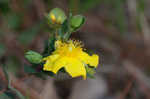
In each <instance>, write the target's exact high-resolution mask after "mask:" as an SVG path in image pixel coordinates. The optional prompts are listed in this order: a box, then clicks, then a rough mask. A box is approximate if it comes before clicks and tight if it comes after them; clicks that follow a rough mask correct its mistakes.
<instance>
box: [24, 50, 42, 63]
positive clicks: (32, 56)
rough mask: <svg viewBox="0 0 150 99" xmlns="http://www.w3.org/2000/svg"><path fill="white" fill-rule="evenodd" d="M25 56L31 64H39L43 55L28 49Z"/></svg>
mask: <svg viewBox="0 0 150 99" xmlns="http://www.w3.org/2000/svg"><path fill="white" fill-rule="evenodd" d="M25 58H26V59H27V60H28V61H29V62H31V63H33V64H39V63H41V62H42V59H43V56H42V55H40V54H39V53H37V52H34V51H28V52H26V53H25Z"/></svg>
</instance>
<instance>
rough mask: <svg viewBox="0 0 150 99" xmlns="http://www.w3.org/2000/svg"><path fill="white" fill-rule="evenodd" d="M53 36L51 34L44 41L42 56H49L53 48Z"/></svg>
mask: <svg viewBox="0 0 150 99" xmlns="http://www.w3.org/2000/svg"><path fill="white" fill-rule="evenodd" d="M55 40H56V39H55V37H54V36H51V37H50V38H49V40H48V41H46V42H45V48H44V52H43V54H42V55H43V56H44V57H46V56H49V55H50V54H51V53H52V52H53V51H54V49H55Z"/></svg>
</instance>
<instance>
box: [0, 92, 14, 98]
mask: <svg viewBox="0 0 150 99" xmlns="http://www.w3.org/2000/svg"><path fill="white" fill-rule="evenodd" d="M0 99H13V98H12V97H10V96H8V95H7V94H5V93H2V94H0Z"/></svg>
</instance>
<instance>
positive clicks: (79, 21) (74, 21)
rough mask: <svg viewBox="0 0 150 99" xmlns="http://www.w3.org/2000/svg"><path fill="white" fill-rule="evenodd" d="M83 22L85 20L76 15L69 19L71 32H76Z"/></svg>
mask: <svg viewBox="0 0 150 99" xmlns="http://www.w3.org/2000/svg"><path fill="white" fill-rule="evenodd" d="M84 22H85V18H84V17H83V16H81V15H76V16H73V17H71V19H70V25H71V28H72V29H73V31H76V30H77V29H79V28H80V27H81V26H82V25H83V24H84Z"/></svg>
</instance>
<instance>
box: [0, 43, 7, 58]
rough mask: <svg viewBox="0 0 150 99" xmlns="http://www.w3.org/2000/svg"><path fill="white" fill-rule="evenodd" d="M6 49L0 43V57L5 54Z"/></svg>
mask: <svg viewBox="0 0 150 99" xmlns="http://www.w3.org/2000/svg"><path fill="white" fill-rule="evenodd" d="M5 51H6V47H5V45H4V44H2V43H0V57H1V56H2V55H3V54H4V53H5Z"/></svg>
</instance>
